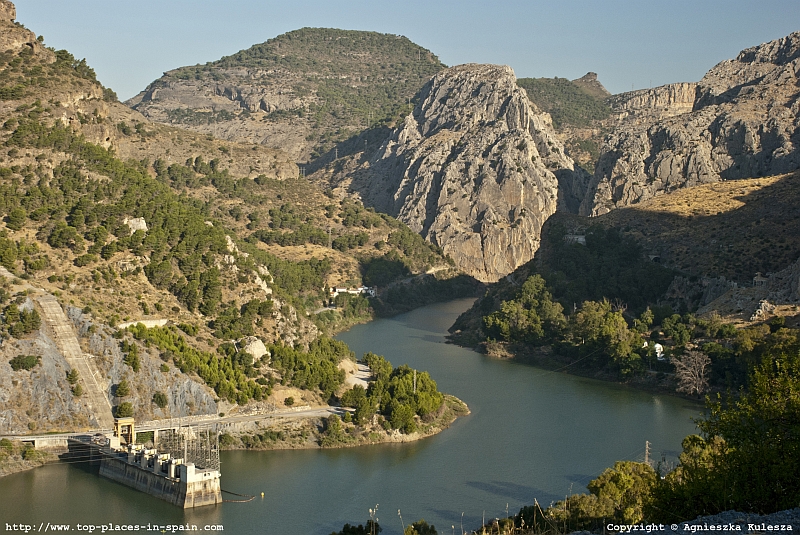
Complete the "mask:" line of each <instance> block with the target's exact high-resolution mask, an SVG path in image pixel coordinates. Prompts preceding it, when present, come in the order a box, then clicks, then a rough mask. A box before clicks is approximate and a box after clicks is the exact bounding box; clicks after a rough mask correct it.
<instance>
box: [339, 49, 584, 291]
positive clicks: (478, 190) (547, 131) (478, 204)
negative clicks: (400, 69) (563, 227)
mask: <svg viewBox="0 0 800 535" xmlns="http://www.w3.org/2000/svg"><path fill="white" fill-rule="evenodd" d="M348 174H349V175H350V176H351V177H352V181H351V182H347V180H348V178H347V175H348ZM342 175H344V176H342ZM585 178H586V173H585V172H583V171H582V170H580V169H578V170H577V171H575V166H574V164H573V161H572V160H571V159H570V158H569V157H568V156H566V155H565V154H564V148H563V145H562V144H561V142H560V141H559V140H558V139H557V138H556V136H555V134H554V132H553V129H552V123H551V120H550V116H549V115H548V114H546V113H542V112H540V111H539V110H538V109H537V108H535V107H534V106H533V105H531V103H530V102H529V100H528V98H527V96H526V94H525V91H524V90H523V89H521V88H519V87H518V86H517V85H516V77H515V76H514V72H513V71H512V69H511V68H510V67H505V66H496V65H474V64H470V65H461V66H457V67H452V68H450V69H447V70H445V71H442V72H440V73H439V74H437V75H436V76H434V77H433V79H431V81H430V82H428V84H426V85H425V86H424V87H423V89H422V90H421V92H420V95H419V97H418V102H417V104H416V107H415V108H414V110H413V112H412V113H411V114H410V115H408V116H407V117H406V119H405V122H404V123H403V124H402V125H401V126H399V127H398V128H396V129H395V130H394V131H392V133H391V135H390V136H389V138H388V139H386V140H385V141H384V142H383V144H382V145H381V146H380V148H379V149H378V150H377V151H375V152H374V153H372V154H371V155H370V156H369V158H365V160H364V161H363V163H362V165H361V167H360V168H358V169H356V170H354V171H350V172H349V173H342V174H340V176H339V177H337V176H334V177H333V179H332V180H333V182H334V184H338V185H346V186H347V187H349V190H350V192H356V193H358V194H360V195H361V197H362V199H363V200H364V202H365V203H366V204H368V205H371V206H374V207H375V208H376V209H377V210H379V211H384V212H388V213H390V214H392V215H395V216H396V217H398V218H399V219H401V220H402V221H404V222H405V223H406V224H408V225H409V226H410V227H411V228H412V229H413V230H415V231H417V232H419V233H420V234H422V236H423V237H425V238H426V239H428V240H429V241H431V242H432V243H434V244H436V245H438V246H440V247H441V248H442V249H443V250H444V252H445V253H446V254H448V255H450V256H451V257H452V258H453V260H454V261H455V263H456V266H457V267H458V268H459V269H461V270H462V271H464V272H466V273H468V274H470V275H472V276H474V277H475V278H477V279H479V280H482V281H495V280H497V279H499V278H500V277H503V276H504V275H506V274H508V273H510V272H511V271H513V270H514V269H515V268H516V267H518V266H520V265H521V264H523V263H525V262H527V261H528V260H530V259H531V258H532V257H533V254H534V253H535V252H536V249H537V248H538V247H539V234H540V230H541V227H542V224H543V223H544V221H545V220H546V219H547V218H548V217H549V216H550V215H551V214H552V213H553V212H555V211H556V209H557V207H560V208H564V209H567V208H568V207H570V206H571V207H573V209H575V208H577V203H578V201H579V199H580V198H581V197H582V195H583V190H584V187H585ZM560 185H561V187H559V186H560Z"/></svg>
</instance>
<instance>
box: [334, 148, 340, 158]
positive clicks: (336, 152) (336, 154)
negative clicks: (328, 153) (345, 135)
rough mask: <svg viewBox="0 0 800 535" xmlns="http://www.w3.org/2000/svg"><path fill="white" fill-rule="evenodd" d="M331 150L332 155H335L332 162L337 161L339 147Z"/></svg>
mask: <svg viewBox="0 0 800 535" xmlns="http://www.w3.org/2000/svg"><path fill="white" fill-rule="evenodd" d="M333 150H334V154H335V156H334V157H333V159H334V160H338V159H339V147H336V148H335V149H333Z"/></svg>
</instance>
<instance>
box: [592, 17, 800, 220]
mask: <svg viewBox="0 0 800 535" xmlns="http://www.w3.org/2000/svg"><path fill="white" fill-rule="evenodd" d="M799 84H800V32H795V33H793V34H791V35H789V36H787V37H784V38H782V39H777V40H775V41H771V42H769V43H764V44H762V45H759V46H756V47H752V48H748V49H746V50H743V51H742V52H741V53H740V54H739V55H738V56H737V57H736V59H732V60H727V61H723V62H721V63H719V64H718V65H716V66H715V67H714V68H712V69H711V70H710V71H708V73H707V74H706V75H705V76H704V77H703V79H702V80H701V81H700V82H698V83H697V84H671V85H669V86H662V87H660V88H655V89H652V90H648V91H642V92H638V93H635V94H634V93H628V94H624V95H620V96H615V97H614V98H613V99H612V101H613V102H612V105H613V106H614V107H615V108H617V109H620V108H625V107H626V106H627V107H629V108H631V111H633V112H635V113H638V112H639V111H640V110H645V111H646V113H643V114H642V115H641V117H640V118H639V119H638V120H625V121H623V122H622V123H620V124H618V125H617V127H616V128H615V129H614V131H613V132H612V134H611V135H609V136H608V138H607V139H606V142H605V146H604V148H603V149H602V153H601V155H600V158H599V159H598V163H597V166H596V168H595V176H594V178H593V180H592V183H591V184H590V187H589V191H588V194H587V197H586V199H585V200H584V203H583V204H582V206H581V212H582V213H584V214H586V215H599V214H603V213H606V212H608V211H609V210H612V209H614V208H617V207H620V206H627V205H631V204H636V203H639V202H642V201H643V200H646V199H649V198H651V197H654V196H655V195H658V194H661V193H666V192H670V191H673V190H675V189H678V188H683V187H687V186H694V185H698V184H705V183H711V182H718V181H720V180H731V179H739V178H750V177H760V176H768V175H776V174H782V173H788V172H791V171H794V170H796V169H798V168H800V145H798V137H797V131H798V127H800V107H798V100H797V87H798V85H799ZM692 97H694V99H693V103H692V105H691V106H689V101H690V100H691V98H692ZM660 104H665V105H666V107H665V108H663V110H664V113H662V112H661V111H660V110H659V105H660ZM647 110H650V111H647Z"/></svg>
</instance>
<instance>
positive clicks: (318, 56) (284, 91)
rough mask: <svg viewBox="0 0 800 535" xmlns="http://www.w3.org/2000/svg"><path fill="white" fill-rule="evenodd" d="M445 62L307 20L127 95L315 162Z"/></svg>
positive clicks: (388, 39)
mask: <svg viewBox="0 0 800 535" xmlns="http://www.w3.org/2000/svg"><path fill="white" fill-rule="evenodd" d="M442 68H444V65H443V64H442V63H441V62H440V61H439V59H438V58H437V57H436V56H435V55H433V54H432V53H431V52H430V51H428V50H426V49H424V48H422V47H420V46H419V45H416V44H414V43H412V42H411V41H409V40H408V39H407V38H405V37H403V36H399V35H391V34H380V33H376V32H363V31H350V30H336V29H329V28H303V29H300V30H296V31H293V32H289V33H286V34H283V35H280V36H278V37H275V38H273V39H270V40H268V41H266V42H264V43H261V44H258V45H254V46H252V47H250V48H249V49H247V50H242V51H239V52H237V53H236V54H233V55H231V56H226V57H224V58H221V59H219V60H217V61H214V62H209V63H206V64H205V65H197V66H193V67H181V68H178V69H175V70H172V71H169V72H167V73H165V74H164V76H162V77H161V78H159V79H158V80H156V81H154V82H153V83H151V84H150V85H149V86H148V87H147V88H146V89H145V90H144V91H143V92H141V93H140V94H139V95H137V96H136V97H134V98H132V99H131V100H129V101H128V102H127V104H128V105H130V106H131V107H132V108H134V109H136V110H137V111H139V112H141V113H142V114H144V115H145V116H146V117H148V118H149V119H150V120H152V121H156V122H159V123H165V124H173V125H180V126H182V127H184V128H188V129H190V130H194V131H197V132H202V133H207V134H213V135H214V136H215V137H217V138H221V139H229V140H244V141H249V142H253V143H258V144H263V145H266V146H269V147H275V148H280V149H282V150H284V151H286V152H287V153H289V154H290V155H291V156H292V158H293V159H294V160H295V161H307V160H313V159H315V158H316V157H318V156H319V155H321V154H323V153H325V152H326V151H327V150H329V149H330V148H331V147H333V144H334V143H335V142H339V141H343V140H344V139H347V138H348V137H350V135H352V134H354V133H357V132H360V131H361V130H364V129H365V128H368V127H372V126H376V125H382V124H393V123H394V121H395V120H396V119H397V118H398V117H402V116H403V115H405V113H407V112H408V109H409V106H408V102H409V101H410V99H411V98H413V97H414V95H415V94H416V93H417V91H419V88H420V87H422V85H423V84H424V83H425V82H426V81H427V80H428V79H429V78H430V77H431V76H432V75H433V74H435V73H436V72H438V71H439V70H441V69H442Z"/></svg>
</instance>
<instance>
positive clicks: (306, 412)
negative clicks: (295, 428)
mask: <svg viewBox="0 0 800 535" xmlns="http://www.w3.org/2000/svg"><path fill="white" fill-rule="evenodd" d="M345 410H346V409H341V408H339V407H316V408H308V409H300V410H292V409H280V410H277V411H274V412H268V413H263V414H233V415H230V416H223V417H219V416H208V417H191V418H170V419H165V420H152V421H149V422H142V423H141V424H137V425H136V432H137V433H140V432H146V431H153V430H155V429H169V428H173V427H178V426H181V425H201V426H210V425H218V424H230V423H241V422H256V421H263V420H267V419H277V418H281V419H288V420H297V419H306V418H327V417H328V416H330V415H331V414H338V415H341V414H343V413H344V411H345ZM110 431H111V429H91V430H88V431H82V432H78V433H76V432H74V431H73V432H68V433H53V434H47V435H4V436H0V438H8V439H11V440H32V438H34V437H38V438H45V437H47V438H56V437H71V436H74V435H76V434H80V435H91V434H94V433H99V432H110Z"/></svg>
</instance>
